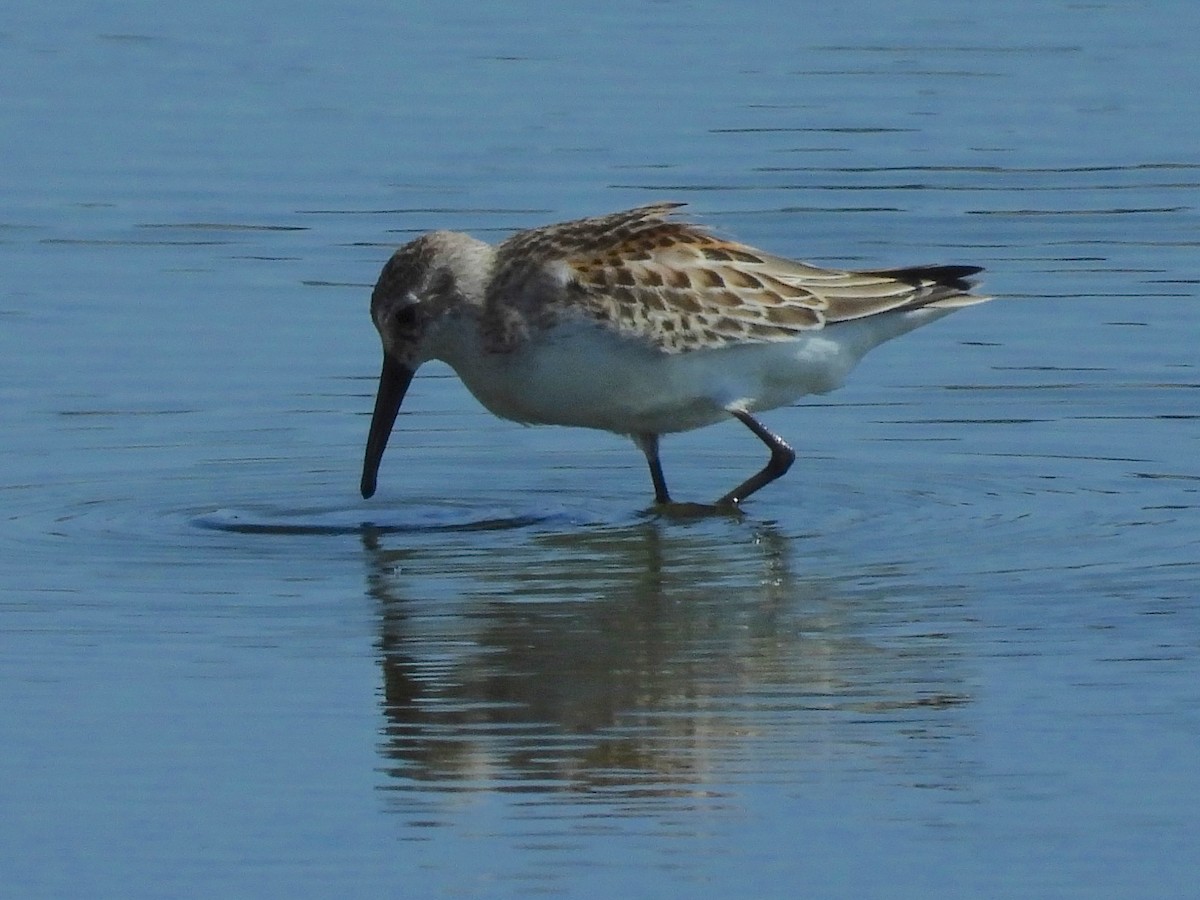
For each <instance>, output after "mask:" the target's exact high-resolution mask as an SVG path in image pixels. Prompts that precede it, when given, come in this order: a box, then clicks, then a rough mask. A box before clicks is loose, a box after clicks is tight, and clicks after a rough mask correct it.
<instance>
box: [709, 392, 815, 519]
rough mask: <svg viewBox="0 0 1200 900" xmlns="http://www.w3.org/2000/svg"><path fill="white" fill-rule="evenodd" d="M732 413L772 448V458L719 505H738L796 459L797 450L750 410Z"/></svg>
mask: <svg viewBox="0 0 1200 900" xmlns="http://www.w3.org/2000/svg"><path fill="white" fill-rule="evenodd" d="M730 414H731V415H732V416H734V418H736V419H737V420H738V421H739V422H741V423H742V424H743V425H745V426H746V427H747V428H749V429H750V430H751V431H753V432H754V433H755V434H756V435H757V436H758V439H759V440H760V441H762V442H763V443H764V444H766V445H767V446H768V447H770V448H771V458H770V459H769V460H768V461H767V464H766V465H765V466H763V467H762V471H760V472H758V473H757V474H755V475H752V476H751V477H749V478H747V479H746V480H745V481H743V482H742V483H741V484H739V485H738V486H737V487H735V488H734V489H733V490H732V491H730V492H729V493H728V494H726V495H725V496H724V497H722V498H721V499H720V500H718V501H717V505H718V506H737V505H738V504H739V503H741V502H742V501H743V500H745V499H746V498H747V497H749V496H750V495H751V494H753V493H754V492H755V491H757V490H758V489H759V488H761V487H764V486H765V485H768V484H770V483H771V482H772V481H774V480H775V479H776V478H779V477H780V476H781V475H783V473H785V472H786V471H787V470H788V469H790V468H791V467H792V463H794V462H795V461H796V451H794V450H793V449H792V448H791V447H789V446H788V445H787V444H786V443H784V440H783V438H781V437H780V436H779V435H777V434H773V433H772V432H770V431H767V429H765V428H763V427H762V425H760V424H759V423H758V420H757V419H755V418H754V416H752V415H750V413H748V412H743V411H741V410H730Z"/></svg>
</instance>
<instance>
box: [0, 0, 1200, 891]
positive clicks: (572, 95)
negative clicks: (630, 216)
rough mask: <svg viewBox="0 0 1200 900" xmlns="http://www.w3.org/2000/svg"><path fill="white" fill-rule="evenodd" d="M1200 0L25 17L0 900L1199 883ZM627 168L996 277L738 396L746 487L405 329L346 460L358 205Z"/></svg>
mask: <svg viewBox="0 0 1200 900" xmlns="http://www.w3.org/2000/svg"><path fill="white" fill-rule="evenodd" d="M1198 20H1200V7H1197V6H1196V4H1194V3H1189V2H1183V0H1178V2H1171V0H1165V2H1161V3H1157V4H1154V5H1153V6H1152V7H1147V6H1146V5H1145V4H1135V3H1127V2H1099V3H1075V2H1065V0H1051V2H1033V0H1017V2H1004V3H1001V2H998V0H983V2H977V3H971V4H965V3H960V2H953V0H906V2H898V3H896V2H891V3H884V2H879V0H858V2H848V3H841V4H826V5H821V6H815V5H814V6H809V7H790V6H787V5H781V4H778V3H767V2H761V0H752V2H747V3H741V4H732V5H731V4H728V3H717V2H710V0H696V2H682V0H676V2H648V0H614V2H610V3H607V4H604V5H603V6H598V5H592V6H578V5H576V6H571V5H564V4H548V3H534V2H512V3H505V4H447V3H437V2H424V0H414V2H407V3H403V4H398V3H391V2H382V0H379V2H373V0H346V2H341V3H337V4H332V3H330V4H326V3H317V2H308V0H306V2H300V3H280V2H271V0H258V2H253V3H245V2H238V3H234V2H229V0H217V2H215V3H207V4H194V3H193V4H182V3H162V2H157V3H149V2H127V3H121V4H94V3H81V2H60V3H53V4H45V3H40V4H39V3H31V2H25V3H17V4H16V5H15V6H13V7H12V8H10V9H9V10H7V14H6V15H5V17H4V19H3V22H0V82H2V83H3V84H4V85H5V86H6V87H5V89H4V91H3V92H0V136H2V137H3V138H4V140H3V146H4V151H3V152H4V164H3V165H2V166H0V198H3V199H2V200H0V272H3V278H2V279H0V433H2V434H3V435H4V437H3V440H2V441H0V497H2V498H3V500H4V504H3V509H4V512H3V515H0V736H2V739H0V810H2V811H3V812H2V814H0V895H3V896H11V897H14V898H15V897H21V898H33V897H121V898H142V897H146V898H149V897H164V896H181V897H182V896H198V897H199V896H205V897H208V896H244V897H275V896H279V897H283V896H287V897H297V896H299V897H309V896H311V897H327V896H337V895H343V896H361V897H392V896H421V897H464V896H465V897H493V896H519V897H527V896H531V895H550V896H566V897H612V896H634V897H676V896H702V897H722V898H725V897H764V898H768V897H780V898H783V897H787V898H793V897H797V896H812V897H843V896H844V897H889V898H891V897H929V896H979V897H1007V896H1020V897H1087V898H1098V897H1146V896H1155V897H1182V896H1190V895H1192V894H1194V892H1195V876H1196V872H1197V871H1200V850H1198V849H1197V848H1200V803H1198V802H1197V800H1198V799H1200V766H1197V765H1196V761H1195V759H1196V753H1195V748H1196V747H1197V745H1198V742H1200V713H1198V712H1197V710H1200V687H1198V685H1200V640H1198V638H1197V635H1200V612H1198V604H1197V590H1196V584H1197V581H1198V578H1200V466H1198V465H1197V462H1196V461H1197V459H1200V412H1198V410H1200V403H1198V398H1200V369H1198V364H1200V357H1198V355H1197V346H1198V342H1197V338H1198V337H1200V325H1198V318H1197V284H1198V279H1197V276H1196V271H1195V264H1196V248H1197V247H1198V246H1200V218H1198V217H1197V195H1198V194H1197V192H1198V189H1200V152H1198V151H1197V148H1198V147H1200V99H1198V97H1200V94H1198V93H1197V91H1196V90H1194V86H1195V85H1196V84H1197V83H1200V61H1198V57H1197V55H1196V53H1195V52H1194V46H1193V36H1194V34H1195V33H1196V31H1197V26H1200V21H1198ZM660 199H674V200H682V201H687V202H688V203H689V208H688V215H691V216H693V217H694V218H695V219H696V220H698V221H700V222H702V223H703V224H705V225H707V226H709V227H711V228H713V229H715V230H717V231H718V232H720V233H722V234H732V235H736V236H737V237H739V238H740V239H742V240H745V241H747V242H749V243H752V244H756V245H759V246H762V247H764V248H767V249H769V250H772V251H774V252H777V253H781V254H788V255H793V256H796V257H799V258H804V259H809V260H812V261H815V262H822V263H826V264H834V265H846V266H862V267H883V266H896V265H903V264H915V263H926V262H958V263H969V264H977V265H983V266H985V267H986V268H987V270H988V271H987V274H986V289H987V290H988V291H989V292H991V293H994V294H996V295H997V297H998V299H997V300H996V301H995V302H993V303H990V304H987V305H984V306H980V307H974V308H972V309H970V310H966V311H964V312H961V313H957V314H955V315H954V316H952V317H950V318H948V319H946V320H944V321H942V322H940V323H938V324H936V325H934V326H931V327H930V328H928V329H923V330H921V331H920V332H917V333H914V334H911V335H909V336H906V337H905V338H903V340H900V341H897V342H895V343H893V344H889V345H887V346H885V347H882V348H880V349H878V350H877V351H875V352H874V353H873V354H872V355H871V356H870V357H869V358H868V359H867V360H866V361H865V362H864V363H863V364H862V365H861V366H860V368H859V369H858V370H857V371H856V372H855V374H854V376H853V377H852V378H851V381H850V383H849V384H848V385H847V386H846V387H845V388H844V389H843V390H841V391H839V392H837V393H835V394H831V395H828V396H825V397H809V398H804V399H803V400H802V401H800V402H799V403H798V404H796V405H795V406H794V407H791V408H786V409H780V410H776V411H774V412H772V413H769V414H766V415H765V416H764V421H766V423H767V425H768V426H769V427H771V428H773V429H774V430H776V431H778V432H779V433H780V434H782V435H783V436H784V437H786V438H787V439H788V440H789V442H791V443H792V444H793V445H794V446H795V447H796V449H797V450H798V453H799V459H798V461H797V463H796V465H795V467H794V468H793V469H792V471H791V472H790V473H789V474H788V476H787V477H786V478H785V479H784V480H782V481H780V482H778V483H776V484H774V485H771V486H770V487H769V488H767V489H765V490H764V491H763V492H762V493H761V494H760V495H757V496H756V497H755V498H754V499H753V501H752V502H750V503H748V504H747V505H746V510H745V516H744V517H743V518H741V519H737V518H730V517H714V518H703V519H678V518H671V517H661V516H655V515H652V514H647V512H646V507H647V505H648V504H649V501H650V499H651V491H650V485H649V479H648V478H647V475H646V472H645V471H644V469H645V467H644V463H643V461H642V458H641V455H640V454H639V453H638V451H637V450H636V449H635V448H633V447H632V446H631V445H630V444H629V443H628V442H627V441H625V440H623V439H621V438H618V437H615V436H612V435H607V434H600V433H591V432H584V431H575V430H565V429H563V430H556V429H528V428H522V427H520V426H517V425H513V424H511V423H506V422H501V421H498V420H495V419H493V418H491V417H490V416H488V415H487V414H486V413H485V412H483V411H482V410H481V409H480V408H479V406H478V405H477V404H476V403H475V401H473V400H472V399H471V398H470V396H469V395H468V394H467V392H466V391H465V389H464V388H463V387H462V386H461V384H459V383H458V381H457V379H456V378H455V377H454V376H453V373H452V372H451V371H450V370H449V369H447V368H445V367H444V366H440V365H438V364H431V365H429V366H427V367H425V368H423V369H422V371H421V374H420V376H419V377H418V379H417V380H416V381H415V382H414V385H413V387H412V390H411V392H410V395H409V398H408V399H407V401H406V404H405V411H404V413H403V414H402V415H401V417H400V420H399V422H398V424H397V429H396V433H395V435H394V437H393V439H392V445H391V447H390V448H389V451H388V456H387V458H386V460H385V464H384V468H383V471H382V473H381V480H380V490H379V494H378V495H377V496H376V497H375V498H373V499H372V500H371V501H368V502H364V501H362V500H361V499H360V498H359V497H358V494H357V486H358V474H359V473H358V469H359V466H360V464H361V459H362V447H363V442H364V440H365V433H366V428H367V423H368V416H369V413H370V409H371V403H372V397H373V393H374V387H375V377H376V374H377V372H378V367H379V360H380V351H379V346H378V339H377V337H376V335H375V333H374V330H373V328H372V326H371V324H370V321H369V319H368V316H367V302H368V297H369V292H370V288H371V286H372V284H373V283H374V280H375V278H376V276H377V274H378V271H379V267H380V266H381V265H382V264H383V262H384V261H385V260H386V259H387V257H388V255H389V253H390V252H391V249H392V248H393V247H394V246H396V245H397V244H400V243H403V242H404V241H406V240H408V239H410V238H411V237H412V236H413V235H415V234H418V233H421V232H424V231H426V230H430V229H434V228H452V229H459V230H465V231H469V232H471V233H472V234H475V235H477V236H479V237H481V238H484V239H488V240H497V239H500V238H502V237H503V236H504V235H507V234H509V233H511V231H513V230H515V229H518V228H522V227H528V226H533V225H537V224H542V223H545V222H551V221H557V220H561V219H565V218H570V217H573V216H580V215H589V214H598V213H603V212H607V211H611V210H615V209H619V208H622V207H625V206H631V205H635V204H639V203H645V202H651V201H654V200H660ZM663 458H664V464H665V465H666V467H667V471H668V474H669V476H670V478H671V485H672V489H673V491H674V492H675V493H676V494H677V495H678V496H679V497H682V498H688V499H695V500H711V499H712V498H713V497H715V496H718V495H720V494H721V493H723V492H724V491H725V490H727V489H728V488H729V487H730V486H732V485H733V484H735V483H737V482H738V481H739V480H741V479H742V478H744V477H745V476H746V475H747V474H748V473H749V472H751V471H753V470H754V469H755V468H756V467H757V466H759V465H761V464H762V448H761V446H760V445H759V444H758V442H757V441H755V440H754V439H753V438H752V437H750V436H749V435H747V434H746V432H745V429H743V428H742V427H741V426H740V425H738V424H737V423H736V422H731V423H729V424H728V425H719V426H715V427H713V428H710V429H705V430H702V431H699V432H695V433H691V434H687V435H681V436H677V437H672V438H669V439H667V440H666V441H664V446H663Z"/></svg>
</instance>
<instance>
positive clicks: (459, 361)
mask: <svg viewBox="0 0 1200 900" xmlns="http://www.w3.org/2000/svg"><path fill="white" fill-rule="evenodd" d="M950 311H951V310H949V309H936V308H931V307H925V308H921V309H916V310H909V311H905V312H891V313H883V314H880V315H875V316H870V317H867V318H863V319H858V320H854V321H849V322H840V323H836V324H833V325H829V326H827V327H825V328H823V329H820V330H814V331H807V332H801V333H799V334H798V336H797V337H796V338H795V339H794V340H789V341H776V342H769V343H760V344H740V345H735V346H728V347H724V348H719V349H713V350H693V351H688V352H684V353H674V354H667V353H662V352H659V351H656V350H653V349H652V348H650V347H648V346H647V345H645V344H643V343H640V342H638V341H635V340H631V339H627V338H624V337H622V336H621V335H619V334H617V333H614V332H612V331H609V330H607V329H604V328H600V327H597V326H594V325H591V324H589V323H586V322H582V321H578V322H575V323H571V324H566V325H562V326H559V327H556V328H553V329H551V330H549V331H547V332H545V333H543V334H542V335H541V336H539V337H538V338H536V339H534V340H532V341H530V342H529V343H527V344H524V345H522V346H521V347H520V348H518V349H516V350H514V351H512V352H510V353H504V354H493V353H487V352H484V351H483V350H482V348H481V346H480V341H479V340H478V335H477V334H476V333H475V328H474V323H473V322H470V321H469V320H466V319H462V318H455V319H453V320H449V321H446V322H444V323H442V327H441V328H439V329H438V333H437V334H435V335H431V336H430V340H429V342H428V343H427V345H426V348H425V349H426V353H427V355H428V358H435V359H441V360H444V361H445V362H447V363H449V364H450V366H452V367H453V368H454V370H455V371H456V372H457V373H458V376H459V377H460V378H461V379H462V381H463V383H464V384H466V386H467V388H468V389H469V390H470V391H471V393H472V394H474V395H475V397H476V398H478V400H479V401H480V402H481V403H482V404H483V405H484V406H485V407H487V409H488V410H490V411H491V412H492V413H494V414H496V415H498V416H501V417H503V418H506V419H512V420H514V421H517V422H524V423H528V424H539V425H573V426H579V427H584V428H597V429H603V430H605V431H612V432H616V433H618V434H634V435H636V434H668V433H671V432H678V431H689V430H691V429H693V428H700V427H702V426H705V425H711V424H713V423H714V422H718V421H720V420H722V419H724V418H726V417H727V416H728V415H729V412H730V411H732V410H744V411H747V412H755V411H761V410H768V409H774V408H776V407H779V406H784V405H786V404H788V403H792V402H794V401H795V400H797V399H799V398H800V397H803V396H804V395H806V394H819V393H825V392H826V391H831V390H833V389H834V388H836V387H839V386H840V385H841V384H842V383H843V381H844V380H845V378H846V376H847V375H848V374H849V372H850V370H851V369H853V368H854V366H855V365H856V364H857V363H858V362H859V360H860V359H862V357H863V355H864V354H865V353H866V352H867V351H869V350H870V349H871V348H873V347H875V346H877V345H879V344H881V343H883V342H884V341H886V340H889V339H891V338H893V337H897V336H898V335H901V334H904V333H905V332H908V331H911V330H912V329H913V328H916V327H918V326H920V325H923V324H926V323H927V322H932V321H933V320H935V319H938V318H941V317H942V316H944V315H946V314H948V313H949V312H950Z"/></svg>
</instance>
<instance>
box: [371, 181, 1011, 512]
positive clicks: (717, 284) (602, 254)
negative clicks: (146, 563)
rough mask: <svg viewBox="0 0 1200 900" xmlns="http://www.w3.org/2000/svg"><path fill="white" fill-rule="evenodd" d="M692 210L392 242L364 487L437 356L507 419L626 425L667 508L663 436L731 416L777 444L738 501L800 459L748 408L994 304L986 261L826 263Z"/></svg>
mask: <svg viewBox="0 0 1200 900" xmlns="http://www.w3.org/2000/svg"><path fill="white" fill-rule="evenodd" d="M682 205H683V204H680V203H658V204H654V205H652V206H642V207H638V208H637V209H631V210H627V211H624V212H617V213H613V214H611V215H607V216H599V217H596V218H589V219H579V220H576V221H572V222H564V223H561V224H557V225H547V226H545V227H542V228H533V229H530V230H527V231H521V232H518V233H516V234H514V235H512V236H511V237H510V238H508V239H507V240H505V241H503V242H502V243H500V244H498V245H496V246H492V245H490V244H486V243H484V242H483V241H479V240H476V239H475V238H473V237H471V236H469V235H466V234H462V233H458V232H451V231H433V232H430V233H428V234H425V235H423V236H422V237H419V238H417V239H416V240H414V241H412V242H411V243H409V244H406V245H405V246H403V247H401V248H400V249H399V250H397V251H396V252H395V254H393V256H392V258H391V259H390V260H389V261H388V263H387V264H386V265H385V266H384V267H383V272H382V273H381V274H380V276H379V281H378V283H377V284H376V285H375V290H374V292H373V293H372V295H371V318H372V319H373V320H374V322H375V327H376V328H377V329H378V330H379V335H380V337H381V338H382V340H383V372H382V373H381V375H380V379H379V391H378V395H377V396H376V399H375V410H374V414H373V416H372V419H371V429H370V434H369V436H368V438H367V448H366V457H365V460H364V463H363V474H362V485H361V487H362V494H363V497H370V496H371V495H372V494H374V493H375V483H376V476H377V474H378V471H379V463H380V460H381V459H382V457H383V451H384V448H385V447H386V445H387V441H388V437H389V435H390V434H391V431H392V426H393V425H394V423H395V420H396V415H397V413H398V412H399V410H400V404H401V402H402V401H403V400H404V395H405V392H406V391H407V390H408V387H409V384H410V383H411V381H412V378H413V375H414V373H415V372H416V370H417V367H418V366H420V365H421V364H422V363H423V362H426V361H427V360H431V359H440V360H443V361H444V362H446V363H448V364H449V365H450V366H451V367H452V368H453V369H454V370H455V372H456V373H457V374H458V376H459V378H461V379H462V381H463V383H464V384H465V385H466V386H467V389H468V390H470V392H471V393H472V394H474V395H475V397H476V398H477V399H478V400H479V402H480V403H482V404H483V405H484V406H485V407H486V408H487V409H488V410H490V411H491V412H492V413H494V414H495V415H497V416H500V417H502V418H505V419H511V420H513V421H515V422H523V423H526V424H531V425H574V426H579V427H583V428H598V429H603V430H605V431H612V432H615V433H617V434H622V435H628V436H629V437H630V438H632V439H633V441H634V443H635V444H637V446H638V447H639V448H640V449H641V451H642V452H643V453H644V454H645V456H646V461H647V462H648V463H649V466H650V477H651V480H652V481H653V485H654V499H655V502H656V503H657V504H669V503H671V496H670V494H669V492H668V491H667V483H666V479H665V477H664V476H663V469H662V463H661V462H660V460H659V453H658V444H659V437H660V436H661V435H664V434H672V433H674V432H680V431H689V430H691V429H693V428H700V427H702V426H704V425H711V424H713V423H715V422H719V421H722V420H724V419H727V418H729V417H733V418H735V419H737V420H738V421H740V422H742V424H744V425H745V426H746V427H747V428H749V429H750V430H751V431H752V432H753V433H754V434H755V435H756V436H757V437H758V438H759V440H761V441H762V442H763V443H764V444H766V446H767V447H768V448H769V450H770V452H771V456H770V459H769V461H768V462H767V464H766V465H765V466H764V467H763V468H762V469H761V470H760V471H759V472H757V473H755V474H754V475H752V476H751V477H749V478H747V479H746V480H745V481H743V482H742V483H741V484H739V485H738V486H737V487H735V488H734V489H733V490H731V491H729V492H728V493H726V494H725V495H724V496H723V497H721V499H720V500H718V501H717V505H718V506H720V507H726V508H728V507H736V506H737V504H739V503H740V502H741V501H743V500H745V499H746V498H747V497H749V496H750V495H751V494H753V493H754V492H755V491H757V490H758V489H759V488H761V487H763V486H764V485H766V484H769V483H770V482H772V481H774V480H775V479H776V478H779V477H780V476H781V475H783V474H784V473H785V472H786V471H787V470H788V469H789V468H790V467H791V465H792V462H793V461H794V460H795V453H794V452H793V451H792V449H791V447H789V446H788V445H787V444H786V443H785V442H784V441H783V440H782V439H781V438H780V437H779V436H777V435H775V434H773V433H772V432H771V431H768V430H767V429H766V428H765V427H763V425H762V424H760V423H759V421H758V420H757V419H756V418H755V417H754V415H753V414H754V413H756V412H759V411H761V410H769V409H774V408H775V407H778V406H783V405H785V404H787V403H791V402H793V401H794V400H796V399H797V398H799V397H801V396H804V395H805V394H812V393H824V392H826V391H830V390H833V389H834V388H836V387H838V386H839V385H841V384H842V382H843V381H844V379H845V378H846V376H847V374H848V373H849V372H850V370H851V369H852V368H854V366H855V365H856V364H857V363H858V361H859V360H860V359H862V357H863V355H864V354H865V353H866V352H867V351H868V350H870V349H871V348H872V347H875V346H876V345H878V344H881V343H883V342H884V341H886V340H889V339H890V338H894V337H897V336H898V335H901V334H904V333H905V332H908V331H911V330H912V329H914V328H916V327H917V326H919V325H924V324H925V323H927V322H932V321H934V320H935V319H938V318H941V317H942V316H944V315H946V314H947V313H950V312H952V311H953V310H955V309H958V308H959V307H962V306H970V305H972V304H975V303H981V302H983V301H984V300H988V299H990V298H989V297H985V296H981V295H979V294H973V293H970V291H971V288H972V283H971V282H970V281H969V278H970V276H972V275H974V274H976V273H977V272H979V271H981V269H980V268H979V267H977V266H956V265H952V266H916V267H912V268H901V269H881V270H875V271H844V270H840V269H825V268H818V267H816V266H812V265H808V264H806V263H802V262H796V261H794V260H791V259H785V258H783V257H779V256H774V255H772V254H769V253H764V252H763V251H761V250H756V249H754V248H753V247H749V246H746V245H744V244H739V243H736V242H734V241H731V240H726V239H723V238H720V237H718V236H716V235H714V234H712V233H711V232H709V231H708V230H706V229H703V228H700V227H697V226H696V225H694V224H689V223H687V222H685V221H681V220H679V219H677V218H675V217H674V216H673V211H674V210H676V209H678V208H679V207H680V206H682Z"/></svg>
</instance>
